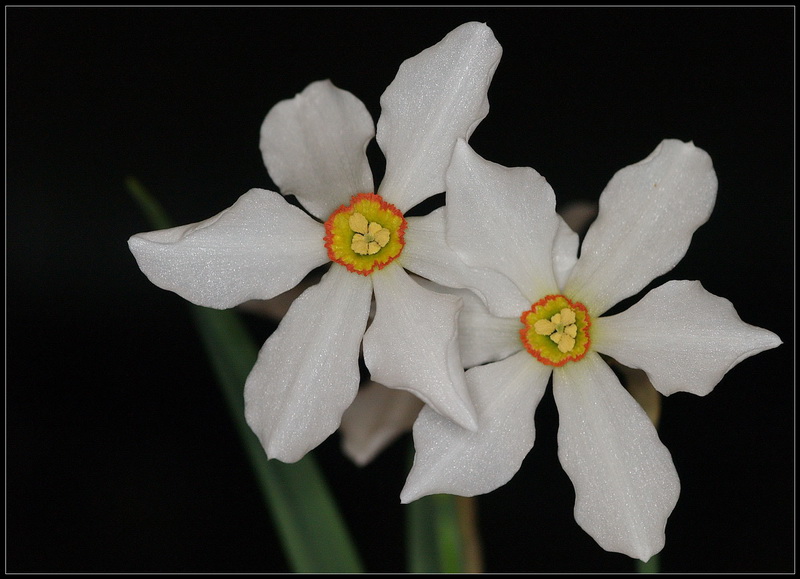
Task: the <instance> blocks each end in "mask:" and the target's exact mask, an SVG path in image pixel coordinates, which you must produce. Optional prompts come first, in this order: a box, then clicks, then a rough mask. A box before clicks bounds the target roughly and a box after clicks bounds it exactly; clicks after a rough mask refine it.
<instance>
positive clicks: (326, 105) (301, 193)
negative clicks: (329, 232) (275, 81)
mask: <svg viewBox="0 0 800 579" xmlns="http://www.w3.org/2000/svg"><path fill="white" fill-rule="evenodd" d="M374 135H375V123H374V122H373V120H372V117H371V116H370V114H369V111H367V109H366V107H365V106H364V104H363V103H362V102H361V101H360V100H359V99H358V98H356V97H355V96H353V95H352V94H351V93H349V92H347V91H345V90H342V89H340V88H337V87H335V86H334V85H333V83H331V82H330V81H329V80H323V81H317V82H314V83H311V84H310V85H308V87H306V89H305V90H304V91H303V92H301V93H299V94H298V95H297V96H295V97H294V98H293V99H289V100H285V101H281V102H279V103H278V104H277V105H275V106H274V107H272V110H270V112H269V114H268V115H267V117H266V118H265V119H264V122H263V124H262V125H261V143H260V147H261V154H262V156H263V158H264V164H265V165H266V166H267V171H268V172H269V175H270V177H272V180H273V181H274V182H275V184H276V185H278V187H280V189H281V192H282V193H283V194H284V195H294V196H295V197H297V199H298V200H299V201H300V203H302V204H303V207H305V208H306V209H307V210H308V211H309V212H311V213H312V214H313V215H314V216H316V217H318V218H319V219H321V220H322V221H324V220H326V219H327V218H328V216H329V215H330V214H331V213H333V211H335V210H336V209H337V208H338V207H339V206H340V205H342V204H345V205H346V204H347V202H348V201H349V200H350V197H351V196H352V195H355V194H356V193H372V192H373V191H374V189H373V181H372V172H371V170H370V167H369V161H368V160H367V156H366V148H367V144H368V143H369V141H370V140H372V137H373V136H374Z"/></svg>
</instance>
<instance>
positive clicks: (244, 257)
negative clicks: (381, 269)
mask: <svg viewBox="0 0 800 579" xmlns="http://www.w3.org/2000/svg"><path fill="white" fill-rule="evenodd" d="M324 236H325V230H324V228H323V226H322V225H321V224H320V223H317V222H316V221H314V220H313V219H311V217H309V216H308V215H306V214H305V213H304V212H303V211H302V210H300V209H298V208H297V207H294V206H292V205H290V204H289V203H287V202H286V200H285V199H284V198H283V197H281V196H280V195H278V194H277V193H274V192H272V191H265V190H262V189H252V190H250V191H248V192H247V193H245V194H244V195H242V196H241V197H240V198H239V199H238V200H237V201H236V203H234V204H233V205H232V206H231V207H229V208H228V209H226V210H225V211H223V212H221V213H219V214H218V215H216V216H214V217H212V218H210V219H206V220H205V221H201V222H200V223H193V224H191V225H182V226H180V227H173V228H171V229H161V230H157V231H149V232H146V233H138V234H136V235H134V236H133V237H131V238H130V239H129V240H128V247H129V248H130V250H131V252H132V253H133V255H134V256H135V257H136V261H137V263H138V264H139V267H140V268H141V270H142V271H143V272H144V274H145V275H146V276H147V277H148V279H150V281H151V282H153V283H154V284H155V285H157V286H158V287H160V288H163V289H166V290H170V291H174V292H175V293H177V294H178V295H180V296H181V297H183V298H185V299H187V300H189V301H190V302H193V303H195V304H198V305H201V306H206V307H210V308H217V309H225V308H231V307H233V306H235V305H238V304H240V303H242V302H244V301H247V300H249V299H269V298H272V297H275V296H276V295H278V294H280V293H281V292H284V291H286V290H288V289H290V288H292V287H294V286H295V285H297V284H298V283H299V282H300V281H301V280H302V279H303V277H304V276H305V275H306V274H307V273H308V272H309V271H311V270H312V269H314V268H315V267H317V266H319V265H322V264H324V263H326V262H327V261H328V255H327V251H326V250H325V243H324V241H323V237H324Z"/></svg>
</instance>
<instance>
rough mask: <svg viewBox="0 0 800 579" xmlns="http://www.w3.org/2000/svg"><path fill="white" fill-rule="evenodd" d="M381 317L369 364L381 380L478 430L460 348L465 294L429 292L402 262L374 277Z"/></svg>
mask: <svg viewBox="0 0 800 579" xmlns="http://www.w3.org/2000/svg"><path fill="white" fill-rule="evenodd" d="M370 277H371V278H372V280H373V285H374V290H375V318H374V319H373V320H372V324H371V325H370V327H369V329H368V330H367V333H366V334H365V335H364V362H365V363H366V365H367V368H368V369H369V371H370V374H371V375H372V379H373V380H375V381H376V382H379V383H381V384H383V385H384V386H388V387H389V388H399V389H401V390H408V391H410V392H413V393H414V394H415V395H416V396H417V397H419V398H420V399H421V400H423V401H424V402H425V403H426V404H429V405H431V406H433V408H434V409H435V410H436V411H437V412H439V413H441V414H442V415H444V416H447V417H448V418H450V419H451V420H454V421H455V422H457V423H458V424H461V425H462V426H464V427H465V428H469V429H474V428H475V425H476V422H475V408H474V407H473V406H472V402H471V401H470V399H469V395H468V394H467V385H466V381H465V378H464V370H463V368H462V366H461V356H460V355H459V352H458V331H457V326H456V324H457V320H458V313H459V310H460V309H461V304H462V302H461V298H459V297H457V296H454V295H450V294H442V293H436V292H433V291H430V290H427V289H425V288H423V287H422V286H420V285H419V284H418V283H417V282H415V281H414V280H412V279H411V278H410V277H409V275H408V274H407V273H406V272H405V270H404V269H403V268H402V267H400V266H399V265H397V264H394V263H392V264H389V265H388V266H387V267H385V268H383V269H382V270H380V271H376V272H374V273H373V274H372V275H371V276H370Z"/></svg>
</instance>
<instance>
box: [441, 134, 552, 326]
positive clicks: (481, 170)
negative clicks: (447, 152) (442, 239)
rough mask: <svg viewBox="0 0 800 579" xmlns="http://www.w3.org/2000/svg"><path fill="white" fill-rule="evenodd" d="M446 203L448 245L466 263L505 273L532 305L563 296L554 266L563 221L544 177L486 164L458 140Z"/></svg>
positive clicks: (529, 172)
mask: <svg viewBox="0 0 800 579" xmlns="http://www.w3.org/2000/svg"><path fill="white" fill-rule="evenodd" d="M446 203H447V205H446V209H447V212H446V220H447V223H446V227H447V229H446V231H447V233H446V235H447V242H448V243H449V244H450V246H451V247H452V248H453V249H454V250H455V251H456V253H458V254H459V256H461V258H462V259H463V260H464V261H465V262H466V263H467V265H470V266H472V267H476V268H488V269H494V270H495V271H499V272H500V273H502V274H504V275H506V276H507V277H508V278H509V279H511V280H512V281H513V282H514V283H515V284H516V286H517V288H519V290H520V292H521V293H522V294H523V295H524V296H525V297H526V298H527V300H528V306H530V304H531V303H534V302H536V301H537V300H539V299H541V298H542V297H543V296H546V295H548V294H553V293H559V291H558V285H557V284H556V279H555V276H554V273H553V265H552V264H553V244H554V239H555V237H556V233H557V232H558V228H559V224H560V222H561V218H560V217H559V216H558V214H556V210H555V208H556V198H555V193H553V189H552V188H551V187H550V185H549V184H548V183H547V181H545V179H544V177H542V176H541V175H539V174H538V173H537V172H536V171H534V170H533V169H530V168H528V167H514V168H507V167H503V166H501V165H497V164H495V163H492V162H490V161H486V160H485V159H482V158H481V157H480V156H479V155H478V154H477V153H475V152H474V151H473V150H472V148H471V147H470V146H469V145H468V144H467V143H466V142H465V141H463V140H460V141H459V142H458V144H457V145H456V149H455V152H454V153H453V161H452V163H451V164H450V168H449V169H448V171H447V202H446ZM519 313H521V312H519Z"/></svg>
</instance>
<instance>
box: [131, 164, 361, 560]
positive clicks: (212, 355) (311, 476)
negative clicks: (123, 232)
mask: <svg viewBox="0 0 800 579" xmlns="http://www.w3.org/2000/svg"><path fill="white" fill-rule="evenodd" d="M126 186H127V188H128V190H129V192H130V193H131V195H132V196H133V198H134V199H135V200H136V202H137V203H138V204H139V206H140V208H141V210H142V212H143V213H144V214H145V216H146V217H147V219H148V221H149V222H150V224H151V226H152V227H154V228H157V229H162V228H165V227H170V226H171V225H170V219H169V217H168V216H167V215H166V212H164V210H163V208H162V207H161V206H160V204H159V203H158V202H157V201H156V200H155V198H153V197H152V196H151V195H150V194H149V193H148V192H147V190H146V189H145V188H144V187H142V186H141V184H140V183H139V182H138V181H137V180H136V179H133V178H128V179H127V180H126ZM192 313H193V316H194V319H195V322H196V326H197V329H198V331H199V332H200V336H201V338H202V341H203V344H204V346H205V349H206V352H207V354H208V356H209V359H210V361H211V365H212V367H213V368H214V371H215V373H216V376H217V380H218V382H219V384H220V386H221V387H222V392H223V395H224V397H225V400H226V402H227V406H228V409H229V411H230V413H231V416H232V418H233V422H234V424H235V426H236V430H237V431H238V433H239V436H240V438H241V441H242V444H243V445H244V448H245V451H246V454H247V456H248V458H249V459H250V463H251V465H252V467H253V470H254V472H255V475H256V479H257V482H258V486H259V489H260V490H261V493H262V496H263V497H264V500H265V503H266V505H267V508H268V510H269V512H270V514H271V515H272V519H273V521H274V523H275V526H276V528H277V530H278V534H279V536H280V539H281V542H282V545H283V548H284V553H285V554H286V557H287V559H288V561H289V564H290V566H291V568H292V570H293V571H294V572H296V573H361V572H363V568H362V564H361V561H360V559H359V556H358V553H357V551H356V549H355V546H354V544H353V542H352V540H351V538H350V535H349V532H348V530H347V527H346V526H345V524H344V521H343V519H342V517H341V515H340V513H339V510H338V507H337V505H336V502H335V500H334V498H333V496H332V495H331V493H330V491H329V489H328V487H327V484H326V483H325V480H324V477H323V476H322V473H321V472H320V471H319V468H318V467H317V464H316V462H315V460H314V458H313V456H312V455H311V454H307V455H306V456H305V457H304V458H303V459H302V460H300V461H298V462H296V463H294V464H285V463H282V462H280V461H277V460H268V459H267V456H266V454H265V453H264V450H263V448H262V447H261V443H260V442H259V440H258V438H257V437H256V435H255V434H254V433H253V431H252V430H251V429H250V427H249V426H248V425H247V422H246V421H245V418H244V398H243V392H244V384H245V381H246V379H247V376H248V374H249V373H250V370H251V369H252V367H253V364H255V361H256V358H257V356H258V348H257V346H256V345H255V344H254V343H253V341H252V338H251V337H250V335H249V333H248V332H247V329H246V327H245V326H244V324H243V323H242V321H241V319H240V318H239V316H238V315H237V314H236V313H235V312H233V311H230V310H225V311H220V310H213V309H209V308H203V307H199V306H192Z"/></svg>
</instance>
